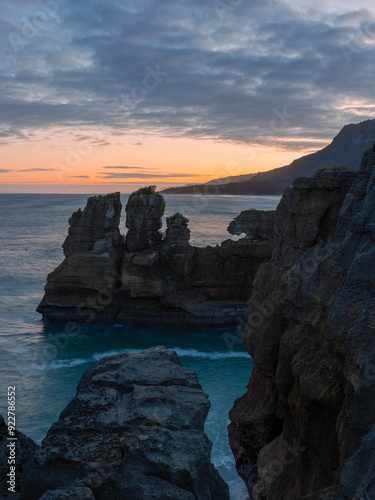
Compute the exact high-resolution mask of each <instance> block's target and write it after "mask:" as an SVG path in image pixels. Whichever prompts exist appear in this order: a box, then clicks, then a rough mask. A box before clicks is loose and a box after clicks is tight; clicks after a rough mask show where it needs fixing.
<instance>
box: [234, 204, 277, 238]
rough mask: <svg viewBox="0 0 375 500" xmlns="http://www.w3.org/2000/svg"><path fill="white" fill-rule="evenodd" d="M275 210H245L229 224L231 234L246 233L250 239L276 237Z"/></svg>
mask: <svg viewBox="0 0 375 500" xmlns="http://www.w3.org/2000/svg"><path fill="white" fill-rule="evenodd" d="M274 226H275V210H255V209H254V208H252V209H251V210H244V211H243V212H241V213H240V215H238V216H237V217H235V218H234V220H233V221H232V222H231V223H230V224H229V226H228V232H229V233H230V234H236V235H238V236H239V235H240V234H242V233H245V237H246V238H247V239H249V240H271V239H273V237H274Z"/></svg>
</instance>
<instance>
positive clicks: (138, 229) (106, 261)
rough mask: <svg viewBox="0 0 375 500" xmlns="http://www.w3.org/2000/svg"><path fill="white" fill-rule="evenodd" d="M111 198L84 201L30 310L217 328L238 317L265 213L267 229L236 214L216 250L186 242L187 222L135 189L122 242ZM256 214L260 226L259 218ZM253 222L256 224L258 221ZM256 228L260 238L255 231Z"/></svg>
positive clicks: (61, 318)
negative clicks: (60, 257)
mask: <svg viewBox="0 0 375 500" xmlns="http://www.w3.org/2000/svg"><path fill="white" fill-rule="evenodd" d="M120 213H121V203H120V199H119V193H115V194H114V195H108V196H97V197H94V198H90V199H89V200H88V204H87V206H86V208H85V210H84V211H83V212H81V211H80V210H79V211H78V212H76V213H75V214H73V216H72V218H71V219H70V221H69V223H70V228H69V235H68V237H67V239H66V241H65V243H64V245H63V247H64V253H65V260H64V262H63V263H62V264H61V265H60V266H59V267H58V268H57V269H56V270H55V271H54V272H52V273H51V274H49V275H48V278H47V285H46V288H45V296H44V298H43V300H42V302H41V303H40V304H39V307H38V309H37V310H38V311H39V312H41V313H42V314H43V317H44V319H46V320H47V321H50V322H55V323H61V322H65V321H76V322H77V323H84V322H86V323H101V324H112V323H115V322H116V323H120V324H140V325H147V324H149V325H153V324H155V323H157V324H161V323H163V324H187V325H194V326H202V325H207V326H208V325H209V326H225V325H231V324H237V323H238V319H237V318H238V317H239V316H240V317H243V318H245V317H246V310H247V300H248V298H249V297H250V294H251V291H252V279H253V277H254V276H255V273H256V271H257V269H258V267H259V265H260V264H261V263H262V262H267V261H268V260H269V259H270V258H271V254H272V250H273V224H272V223H270V222H269V221H273V213H268V212H267V214H270V215H267V221H266V222H267V224H265V223H263V222H261V221H260V219H259V217H257V216H256V211H250V212H249V214H247V212H243V213H242V214H241V215H240V216H239V217H240V218H241V224H240V225H241V227H239V224H238V222H237V223H236V221H234V222H235V223H236V228H235V234H241V232H245V233H246V234H248V233H249V231H250V233H251V234H252V237H251V238H244V239H243V240H240V241H237V242H234V241H231V240H227V241H226V242H223V243H222V244H221V245H217V246H216V247H206V248H197V247H194V246H192V245H190V243H189V239H190V230H189V228H188V222H189V221H188V219H186V218H185V217H184V216H183V215H181V214H174V215H173V216H170V217H168V218H167V230H166V234H165V236H163V235H162V233H161V232H160V228H161V227H162V215H163V213H164V200H163V197H162V196H161V195H159V194H158V193H149V194H145V193H144V192H138V193H135V194H133V195H131V196H130V197H129V200H128V203H127V205H126V214H127V217H126V227H127V228H128V232H127V234H126V238H125V241H124V242H123V239H122V237H121V235H120V232H119V219H120ZM263 218H264V217H263V216H262V221H263ZM258 219H259V220H258ZM260 231H261V236H257V234H258V233H259V232H260Z"/></svg>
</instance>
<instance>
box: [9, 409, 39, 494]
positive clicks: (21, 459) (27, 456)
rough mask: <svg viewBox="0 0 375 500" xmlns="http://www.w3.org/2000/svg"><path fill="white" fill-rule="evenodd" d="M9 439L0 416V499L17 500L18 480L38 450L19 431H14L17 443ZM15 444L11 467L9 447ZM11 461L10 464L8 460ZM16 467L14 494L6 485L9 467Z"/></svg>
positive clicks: (35, 445) (36, 446)
mask: <svg viewBox="0 0 375 500" xmlns="http://www.w3.org/2000/svg"><path fill="white" fill-rule="evenodd" d="M9 437H11V436H9V434H8V427H7V426H6V424H5V422H4V419H3V417H2V416H1V415H0V498H1V499H3V498H12V499H13V500H18V498H19V493H20V483H19V478H20V476H21V475H23V474H25V473H26V471H27V470H28V469H29V467H30V463H31V461H32V459H33V457H34V454H35V452H36V451H37V450H38V449H39V446H38V445H37V444H36V443H34V441H33V440H32V439H30V438H28V437H27V436H25V435H24V434H22V432H19V431H17V430H16V431H15V436H14V437H15V438H16V439H17V441H9V440H8V438H9ZM11 443H15V461H16V463H15V464H14V465H13V462H12V457H11V456H10V448H9V445H10V444H11ZM9 459H10V460H11V463H9V462H8V460H9ZM11 465H12V466H15V467H16V474H15V476H16V481H15V493H14V492H12V491H9V490H8V488H10V487H11V486H12V485H11V484H8V481H9V480H10V477H8V476H7V474H9V473H10V466H11Z"/></svg>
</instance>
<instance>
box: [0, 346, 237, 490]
mask: <svg viewBox="0 0 375 500" xmlns="http://www.w3.org/2000/svg"><path fill="white" fill-rule="evenodd" d="M209 408H210V402H209V399H208V396H207V395H206V394H205V393H204V392H203V390H202V388H201V386H200V384H199V382H198V378H197V376H196V374H195V373H194V372H191V371H188V370H186V369H184V368H183V367H182V365H181V363H180V360H179V358H178V356H177V354H176V353H175V352H173V351H169V350H167V349H166V348H165V347H153V348H152V349H148V350H147V351H144V352H142V353H137V354H116V355H112V356H107V357H104V358H102V359H101V360H100V361H99V362H98V363H96V364H94V365H93V366H92V367H91V368H89V369H88V370H87V371H86V372H85V373H84V374H83V376H82V378H81V380H80V382H79V384H78V387H77V393H76V395H75V397H74V398H73V399H72V401H71V402H70V403H69V404H68V406H67V407H66V408H65V410H63V412H62V413H61V415H60V418H59V420H58V421H57V422H56V423H54V424H53V425H52V427H51V428H50V430H49V431H48V433H47V436H46V437H45V439H44V440H43V441H42V444H41V446H40V447H39V446H37V445H36V444H35V443H33V441H31V440H30V439H29V438H27V437H26V436H23V435H22V434H21V433H17V437H18V442H17V481H16V485H17V492H16V493H9V494H8V491H7V490H6V489H4V488H3V490H1V492H2V494H3V496H2V497H1V498H15V499H18V500H36V499H41V500H69V499H75V500H79V499H82V500H84V499H91V500H94V499H98V500H99V499H100V500H107V499H108V500H109V499H111V500H116V499H118V500H123V499H124V498H126V499H127V500H149V499H151V498H152V499H154V500H176V499H179V500H229V493H228V486H227V484H226V483H225V482H224V480H223V479H222V478H221V476H220V475H219V473H218V472H217V471H216V469H215V468H214V466H213V465H212V464H211V462H210V457H211V447H212V443H211V442H210V441H209V439H208V438H207V436H206V434H205V433H204V422H205V420H206V417H207V413H208V410H209ZM6 442H7V428H6V426H5V424H4V421H3V420H2V417H0V449H1V450H2V451H4V453H3V454H2V456H1V458H0V471H1V473H2V478H3V479H5V477H6V476H5V475H6V471H7V470H8V469H9V466H8V465H7V463H6V456H7V455H8V453H6V450H5V443H6ZM3 448H4V449H3ZM3 484H4V485H5V484H6V483H5V481H4V483H3Z"/></svg>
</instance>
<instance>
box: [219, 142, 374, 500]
mask: <svg viewBox="0 0 375 500" xmlns="http://www.w3.org/2000/svg"><path fill="white" fill-rule="evenodd" d="M374 241H375V144H374V147H373V148H372V149H370V150H368V151H367V152H366V153H365V155H364V157H363V160H362V164H361V168H360V171H359V173H358V174H351V173H341V174H340V173H333V172H326V173H323V174H321V175H317V176H315V178H313V179H298V180H297V181H295V183H294V185H293V186H292V187H290V188H288V189H287V190H286V191H285V193H284V196H283V198H282V200H281V202H280V205H279V207H278V209H277V211H276V220H275V250H274V253H273V256H272V259H271V261H270V263H268V264H264V265H262V266H261V267H260V268H259V271H258V273H257V275H256V278H255V281H254V289H253V293H252V296H251V299H250V301H249V316H248V322H247V324H246V326H245V328H244V330H243V338H244V340H245V342H246V345H247V348H248V351H249V353H250V355H251V356H252V358H253V359H254V362H255V367H254V369H253V372H252V374H251V377H250V381H249V386H248V391H247V393H246V394H245V395H244V396H243V397H241V398H240V399H238V400H237V401H236V403H235V406H234V408H233V409H232V410H231V412H230V419H231V421H232V423H231V424H230V426H229V438H230V444H231V447H232V451H233V453H234V456H235V458H236V465H237V469H238V471H239V473H240V475H241V476H242V477H243V479H244V481H245V482H246V484H247V486H248V489H249V491H250V492H251V493H252V494H253V498H254V499H255V500H260V499H262V500H264V499H267V500H282V499H284V500H288V499H296V498H300V497H305V496H306V499H307V498H308V499H309V500H313V499H316V500H317V499H337V498H343V499H348V500H349V499H354V498H357V496H356V495H359V494H363V495H364V496H363V498H375V477H374V469H372V471H371V472H369V471H370V467H371V465H370V464H372V463H374V431H373V430H372V429H373V427H374V424H375V403H374V401H375V385H374V382H375V377H374V372H375V333H374V332H375V322H374V318H375V307H374V291H375V271H374V264H373V263H374V261H375V244H374ZM371 431H372V434H370V435H369V436H368V437H367V438H366V440H365V441H364V442H363V444H362V438H363V436H365V435H366V434H368V433H370V432H371ZM350 457H352V458H350ZM349 458H350V460H349ZM366 462H367V465H366V466H365V465H363V464H364V463H366ZM361 463H362V465H360V464H361ZM365 493H366V494H367V495H368V496H366V495H365ZM358 498H360V497H358Z"/></svg>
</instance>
